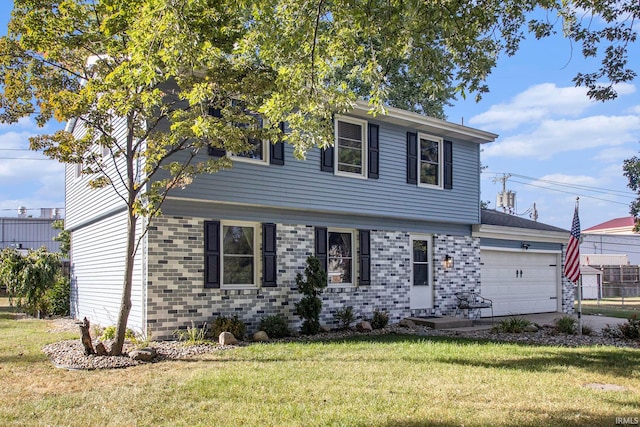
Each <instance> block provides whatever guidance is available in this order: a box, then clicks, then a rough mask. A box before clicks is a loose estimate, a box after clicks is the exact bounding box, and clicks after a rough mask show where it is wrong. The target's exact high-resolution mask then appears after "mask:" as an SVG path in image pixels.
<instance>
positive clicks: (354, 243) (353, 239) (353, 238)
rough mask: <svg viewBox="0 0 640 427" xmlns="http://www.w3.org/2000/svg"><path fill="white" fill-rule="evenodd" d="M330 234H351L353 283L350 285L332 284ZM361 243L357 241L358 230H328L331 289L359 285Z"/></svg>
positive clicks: (329, 281)
mask: <svg viewBox="0 0 640 427" xmlns="http://www.w3.org/2000/svg"><path fill="white" fill-rule="evenodd" d="M329 233H349V234H351V282H349V283H331V280H330V278H329V259H330V258H331V256H330V255H329V249H330V248H329ZM359 245H360V242H358V241H357V233H356V230H354V229H351V228H327V283H328V287H330V288H345V287H355V286H356V283H357V279H358V278H357V277H356V272H357V271H358V269H357V268H356V267H357V264H358V254H359V253H360V252H359V251H358V248H359Z"/></svg>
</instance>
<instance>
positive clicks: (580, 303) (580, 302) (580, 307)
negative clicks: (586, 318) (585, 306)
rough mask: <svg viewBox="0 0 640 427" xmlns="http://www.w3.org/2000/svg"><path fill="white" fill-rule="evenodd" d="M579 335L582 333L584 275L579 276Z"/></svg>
mask: <svg viewBox="0 0 640 427" xmlns="http://www.w3.org/2000/svg"><path fill="white" fill-rule="evenodd" d="M578 335H582V275H580V277H579V278H578Z"/></svg>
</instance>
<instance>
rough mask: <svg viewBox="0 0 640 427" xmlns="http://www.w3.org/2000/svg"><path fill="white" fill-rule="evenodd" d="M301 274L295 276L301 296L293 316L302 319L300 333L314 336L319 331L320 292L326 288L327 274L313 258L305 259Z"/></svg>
mask: <svg viewBox="0 0 640 427" xmlns="http://www.w3.org/2000/svg"><path fill="white" fill-rule="evenodd" d="M304 274H305V277H306V280H305V278H304V277H303V276H302V274H300V273H298V274H297V275H296V285H298V292H300V293H301V294H302V295H304V296H303V297H302V299H301V300H300V302H298V303H296V305H295V307H296V310H295V314H296V315H298V316H300V317H301V318H302V319H303V322H302V328H301V331H302V333H303V334H305V335H314V334H317V333H318V331H320V312H321V311H322V300H321V299H320V298H319V296H320V295H322V290H323V289H324V288H325V287H326V286H327V273H326V272H325V271H324V270H323V269H322V267H321V266H320V261H319V260H318V258H316V257H314V256H310V257H308V258H307V267H306V268H305V269H304Z"/></svg>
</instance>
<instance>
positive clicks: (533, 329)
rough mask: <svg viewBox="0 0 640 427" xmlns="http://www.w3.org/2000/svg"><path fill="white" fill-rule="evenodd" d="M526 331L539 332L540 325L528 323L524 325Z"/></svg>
mask: <svg viewBox="0 0 640 427" xmlns="http://www.w3.org/2000/svg"><path fill="white" fill-rule="evenodd" d="M524 331H525V332H538V327H537V326H536V325H527V326H525V327H524Z"/></svg>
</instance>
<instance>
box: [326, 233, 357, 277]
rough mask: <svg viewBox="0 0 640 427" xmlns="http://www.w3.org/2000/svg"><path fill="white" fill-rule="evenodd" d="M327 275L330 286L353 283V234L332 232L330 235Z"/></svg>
mask: <svg viewBox="0 0 640 427" xmlns="http://www.w3.org/2000/svg"><path fill="white" fill-rule="evenodd" d="M328 237H329V239H328V242H329V244H328V248H327V249H328V251H327V266H328V271H327V275H328V276H329V285H341V284H342V285H344V284H352V283H353V264H354V263H353V255H354V250H353V241H354V239H353V232H352V231H331V230H329V235H328Z"/></svg>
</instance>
